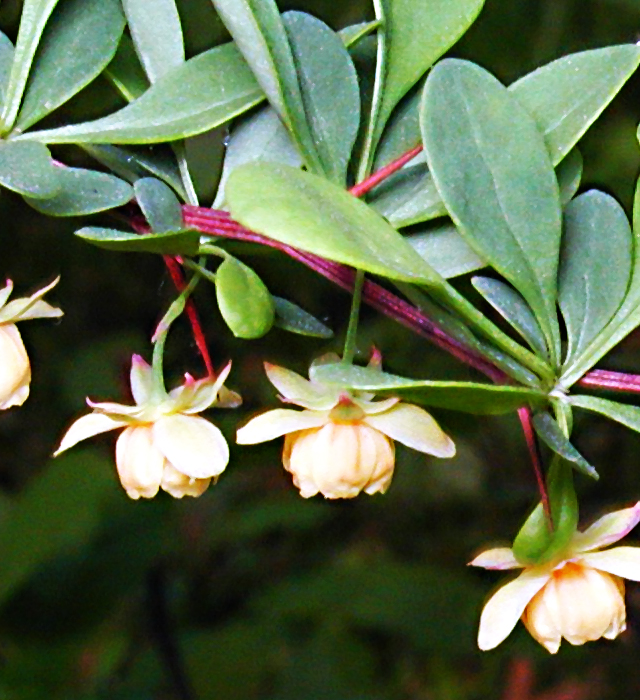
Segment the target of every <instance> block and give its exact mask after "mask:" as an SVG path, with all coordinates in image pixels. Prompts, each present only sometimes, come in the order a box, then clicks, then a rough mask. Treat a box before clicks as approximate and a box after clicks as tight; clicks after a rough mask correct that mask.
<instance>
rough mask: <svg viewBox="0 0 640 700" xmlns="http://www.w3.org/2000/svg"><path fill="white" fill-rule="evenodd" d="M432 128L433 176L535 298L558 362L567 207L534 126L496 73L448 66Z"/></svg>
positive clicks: (428, 95) (474, 236) (487, 252)
mask: <svg viewBox="0 0 640 700" xmlns="http://www.w3.org/2000/svg"><path fill="white" fill-rule="evenodd" d="M422 131H423V138H424V144H425V150H426V153H427V159H428V161H429V167H430V169H431V174H432V176H433V179H434V181H435V183H436V186H437V188H438V191H439V192H440V195H441V196H442V199H443V200H444V203H445V205H446V207H447V209H448V211H449V213H450V214H451V217H452V219H453V221H454V223H455V224H456V225H457V227H458V230H459V231H460V233H461V235H462V236H463V237H464V238H465V240H466V241H467V243H469V245H470V246H471V247H472V248H473V249H474V250H475V251H476V252H477V253H478V255H479V256H480V257H482V258H484V259H485V260H487V261H488V262H489V263H490V264H491V265H492V266H493V267H495V269H496V270H497V271H498V272H499V273H500V274H501V275H503V276H504V277H505V278H506V279H507V280H509V281H510V282H511V283H512V284H513V286H514V287H516V289H518V291H519V292H520V293H521V294H522V296H523V297H524V298H525V299H526V300H527V302H528V304H529V305H530V306H531V309H532V310H533V312H534V314H535V315H536V318H537V319H538V322H539V323H540V326H541V327H542V330H543V332H544V334H545V337H546V339H547V344H548V346H549V349H550V355H551V358H552V362H553V363H554V364H555V362H556V360H557V358H558V355H559V350H560V332H559V328H558V321H557V315H556V309H555V304H556V296H557V290H556V276H557V266H558V251H559V247H560V235H561V217H560V200H559V191H558V183H557V180H556V177H555V173H554V171H553V168H552V165H551V162H550V161H549V157H548V154H547V151H546V148H545V145H544V142H543V140H542V136H541V135H540V133H539V132H538V130H537V128H536V125H535V123H534V121H533V119H532V118H531V117H530V116H529V115H528V114H527V113H526V112H525V111H524V109H522V108H521V107H520V105H519V103H518V102H517V101H516V100H515V99H514V98H513V97H512V96H511V95H510V94H509V93H508V92H507V90H506V88H504V87H503V86H502V85H501V84H500V83H499V82H498V81H497V80H496V79H495V78H494V77H493V76H492V75H491V74H490V73H487V71H485V70H483V69H482V68H480V67H479V66H476V65H475V64H473V63H469V62H468V61H461V60H458V59H446V60H445V61H441V62H440V63H439V64H438V65H437V66H436V67H435V68H434V69H433V70H432V71H431V73H430V74H429V77H428V78H427V82H426V84H425V90H424V95H423V102H422Z"/></svg>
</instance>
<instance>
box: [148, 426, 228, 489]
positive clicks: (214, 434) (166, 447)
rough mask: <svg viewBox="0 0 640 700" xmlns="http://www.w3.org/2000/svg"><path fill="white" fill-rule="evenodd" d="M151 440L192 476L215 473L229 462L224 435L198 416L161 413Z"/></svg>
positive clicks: (219, 472) (175, 464)
mask: <svg viewBox="0 0 640 700" xmlns="http://www.w3.org/2000/svg"><path fill="white" fill-rule="evenodd" d="M153 439H154V443H155V445H156V446H157V448H158V449H159V450H160V452H162V454H163V455H164V456H165V457H166V458H167V460H168V461H169V462H171V464H173V466H174V467H175V468H176V469H177V470H178V471H179V472H181V473H182V474H185V475H186V476H189V477H192V478H193V479H207V478H209V477H210V476H218V474H221V473H222V472H223V471H224V469H225V467H226V466H227V463H228V462H229V446H228V445H227V441H226V440H225V438H224V435H223V434H222V433H221V432H220V430H219V428H217V427H216V426H215V425H213V423H210V422H209V421H208V420H205V419H204V418H200V417H199V416H183V415H181V414H179V413H177V414H175V415H172V416H164V417H162V418H160V419H159V420H157V421H156V422H155V423H154V424H153Z"/></svg>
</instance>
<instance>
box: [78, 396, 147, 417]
mask: <svg viewBox="0 0 640 700" xmlns="http://www.w3.org/2000/svg"><path fill="white" fill-rule="evenodd" d="M87 405H88V406H89V407H90V408H92V409H93V410H94V411H95V412H96V413H107V414H109V415H112V416H114V417H117V419H118V420H120V419H122V420H124V419H125V418H128V419H130V420H137V421H140V422H143V421H150V420H151V416H150V411H149V407H147V406H125V405H124V404H121V403H115V402H113V401H104V402H98V403H94V402H93V401H92V400H91V399H87Z"/></svg>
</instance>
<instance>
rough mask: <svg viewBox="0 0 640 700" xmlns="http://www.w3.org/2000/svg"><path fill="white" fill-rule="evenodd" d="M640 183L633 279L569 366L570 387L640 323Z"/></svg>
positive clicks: (565, 382) (565, 377)
mask: <svg viewBox="0 0 640 700" xmlns="http://www.w3.org/2000/svg"><path fill="white" fill-rule="evenodd" d="M639 253H640V187H638V185H636V193H635V199H634V204H633V267H632V270H631V282H630V284H629V289H628V290H627V293H626V296H625V298H624V301H623V302H622V305H621V306H620V308H619V309H618V311H617V312H616V313H615V315H614V317H613V318H612V319H611V321H609V323H608V324H607V326H606V327H605V328H604V329H603V330H602V332H601V333H600V334H599V335H598V336H597V337H596V338H595V339H594V340H593V342H592V343H591V344H590V345H589V346H588V347H587V348H585V350H584V351H583V352H582V353H581V354H580V356H579V357H577V358H575V359H574V360H573V362H572V363H571V365H570V366H568V367H566V368H565V370H564V372H563V375H562V377H561V380H560V385H561V386H564V387H565V388H568V387H570V386H571V385H572V384H574V383H575V382H576V381H577V380H578V379H580V377H581V376H582V375H583V374H584V373H585V372H586V371H587V370H588V369H589V368H590V367H593V365H595V364H596V362H598V360H600V358H602V357H603V356H604V355H606V354H607V352H609V350H611V348H612V347H614V346H615V345H617V344H618V343H619V342H620V341H621V340H622V339H623V338H624V337H625V336H626V335H628V334H629V333H630V332H631V331H632V330H633V329H634V328H636V327H637V326H638V325H640V254H639Z"/></svg>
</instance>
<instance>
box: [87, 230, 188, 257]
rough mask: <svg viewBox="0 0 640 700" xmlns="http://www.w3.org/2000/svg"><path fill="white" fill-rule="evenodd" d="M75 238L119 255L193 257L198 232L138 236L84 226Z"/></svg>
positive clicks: (168, 232)
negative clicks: (142, 254)
mask: <svg viewBox="0 0 640 700" xmlns="http://www.w3.org/2000/svg"><path fill="white" fill-rule="evenodd" d="M76 236H78V237H79V238H82V239H83V240H85V241H87V242H88V243H93V245H96V246H98V248H105V249H106V250H113V251H117V252H121V253H157V254H160V255H195V254H196V253H197V252H198V247H199V243H200V234H199V233H198V231H187V230H182V231H167V232H165V233H148V234H144V235H139V234H137V233H129V232H128V231H117V230H116V229H112V228H98V227H95V226H86V227H84V228H81V229H80V230H79V231H76Z"/></svg>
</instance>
